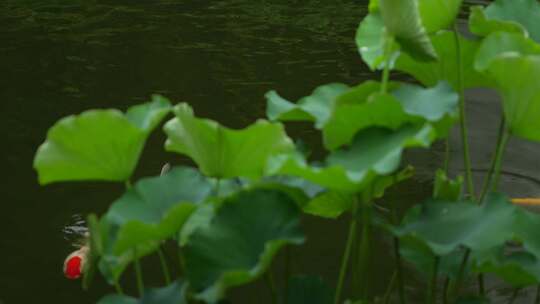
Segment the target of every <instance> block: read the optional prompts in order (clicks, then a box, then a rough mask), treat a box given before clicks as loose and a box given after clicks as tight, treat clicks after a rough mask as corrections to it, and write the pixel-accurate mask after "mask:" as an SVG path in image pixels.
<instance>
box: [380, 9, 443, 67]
mask: <svg viewBox="0 0 540 304" xmlns="http://www.w3.org/2000/svg"><path fill="white" fill-rule="evenodd" d="M379 9H380V12H381V16H382V20H383V23H384V26H385V28H386V30H387V32H388V34H390V35H392V36H393V37H394V38H395V39H396V40H397V41H398V42H399V44H400V45H401V47H402V49H403V50H404V51H406V52H407V53H408V54H409V55H411V56H413V57H414V58H417V59H419V60H426V61H429V60H434V59H436V58H437V53H436V51H435V49H434V48H433V45H432V44H431V41H430V39H429V36H428V34H427V32H426V28H425V27H424V25H423V24H422V20H421V17H420V12H419V7H418V0H409V1H403V0H379Z"/></svg>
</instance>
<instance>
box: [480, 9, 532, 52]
mask: <svg viewBox="0 0 540 304" xmlns="http://www.w3.org/2000/svg"><path fill="white" fill-rule="evenodd" d="M469 27H470V30H471V32H473V33H475V34H477V35H481V36H486V35H488V34H490V33H493V32H496V31H511V32H521V33H524V34H525V35H526V36H527V37H530V38H531V39H533V40H534V41H536V42H539V43H540V3H538V1H536V0H496V1H494V2H493V3H491V4H490V5H488V6H487V7H486V8H484V9H482V8H480V7H475V8H474V9H473V11H472V13H471V18H470V22H469Z"/></svg>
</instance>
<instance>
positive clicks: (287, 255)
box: [284, 245, 291, 295]
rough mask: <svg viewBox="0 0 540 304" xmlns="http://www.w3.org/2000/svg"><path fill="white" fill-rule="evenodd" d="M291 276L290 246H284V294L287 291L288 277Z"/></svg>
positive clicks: (286, 293)
mask: <svg viewBox="0 0 540 304" xmlns="http://www.w3.org/2000/svg"><path fill="white" fill-rule="evenodd" d="M290 277H291V246H290V245H286V247H285V282H284V283H285V289H284V290H285V295H288V293H289V279H290Z"/></svg>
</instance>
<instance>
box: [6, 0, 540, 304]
mask: <svg viewBox="0 0 540 304" xmlns="http://www.w3.org/2000/svg"><path fill="white" fill-rule="evenodd" d="M366 2H367V1H358V0H332V1H329V0H272V1H271V0H226V1H217V0H215V1H210V0H208V1H203V0H174V1H173V0H168V1H157V0H152V1H150V0H142V1H134V0H117V1H113V0H107V1H98V0H69V1H68V0H56V1H54V0H40V1H37V0H26V1H25V0H4V1H2V2H1V3H0V42H1V43H0V70H1V71H2V76H1V77H0V97H1V100H2V102H1V103H0V109H1V111H0V123H1V128H0V132H1V134H0V135H1V138H2V141H3V145H2V146H3V149H2V151H1V152H0V153H2V158H1V159H2V168H3V172H4V174H3V183H2V193H3V199H4V200H3V206H4V208H6V210H4V211H3V212H2V214H5V215H6V216H5V219H4V218H3V220H2V221H0V225H1V226H0V228H1V230H2V231H3V233H5V236H4V237H3V238H2V246H1V248H2V249H3V251H2V254H3V255H2V257H3V259H2V260H3V261H4V262H7V263H2V265H3V266H2V271H1V272H0V286H2V287H1V288H0V298H1V299H3V300H5V301H6V303H39V302H43V299H46V300H47V301H49V300H51V301H54V302H55V303H70V302H73V300H74V299H76V301H77V302H78V303H94V302H95V301H96V299H98V298H99V296H100V295H103V294H105V293H106V292H110V291H111V289H110V288H109V287H108V286H106V284H104V283H103V282H97V284H95V286H93V288H92V289H91V290H90V291H89V292H83V291H82V290H81V288H80V286H79V284H78V283H77V282H71V281H67V280H65V279H64V278H63V274H62V271H61V265H62V261H63V259H64V257H65V256H66V254H67V253H69V252H70V251H71V248H70V247H69V246H68V245H67V244H66V241H65V240H64V239H63V238H64V236H63V234H60V233H58V231H59V229H61V227H64V225H65V223H66V222H70V221H71V216H72V215H73V214H88V213H89V212H99V213H102V212H104V211H105V209H106V207H107V206H108V205H109V203H110V202H111V201H113V200H114V199H115V198H117V197H118V196H119V195H120V194H121V193H122V186H121V185H115V184H106V183H90V184H83V183H75V184H62V185H52V186H48V187H45V188H40V187H38V186H37V182H36V177H35V173H34V172H33V171H32V170H31V168H30V164H31V162H32V157H33V154H34V152H35V149H36V148H37V146H38V145H39V144H40V143H41V142H42V141H43V140H44V136H45V130H46V129H47V128H48V127H50V126H51V125H52V124H53V123H54V122H55V121H56V120H57V119H58V118H60V117H62V116H65V115H68V114H72V113H78V112H81V111H83V110H85V109H88V108H94V107H117V108H121V109H125V108H127V107H128V106H129V105H132V104H134V103H137V102H141V101H143V100H146V99H147V98H148V96H149V95H150V94H151V93H154V92H158V93H162V94H165V95H166V96H168V97H170V98H172V99H173V100H175V101H188V102H190V103H191V104H193V106H194V108H195V111H196V113H197V114H198V115H200V116H206V117H210V118H214V119H217V120H219V121H221V122H223V123H224V124H225V125H228V126H232V127H240V126H245V125H247V124H248V123H250V122H252V121H253V120H255V119H256V118H260V117H262V116H264V100H263V95H264V93H265V92H266V91H268V90H270V89H277V90H278V91H279V92H280V93H281V94H283V95H284V96H287V97H289V98H291V99H295V98H297V97H300V96H303V95H305V94H307V93H308V92H310V91H311V90H312V89H313V88H314V87H316V86H318V85H320V84H324V83H328V82H336V81H338V82H345V83H347V84H351V85H352V84H355V83H358V82H361V81H363V80H365V79H368V78H373V77H376V75H373V74H372V73H371V72H369V71H368V70H367V68H366V67H365V66H364V65H363V64H362V63H361V60H360V57H359V56H358V55H357V51H356V49H355V45H354V41H353V37H354V32H355V30H356V26H357V24H358V22H359V20H360V19H361V18H362V16H363V15H364V14H365V13H366V6H365V3H366ZM480 2H481V1H474V2H473V1H469V3H473V4H474V3H480ZM471 97H472V102H471V103H470V104H469V106H470V107H471V108H470V110H471V111H472V114H473V117H474V118H473V119H471V124H473V125H474V129H473V131H472V137H473V140H472V141H473V142H472V145H473V147H474V149H475V150H474V152H475V153H474V154H475V157H476V160H477V161H478V163H479V164H480V166H483V164H484V163H486V162H488V161H489V153H488V151H489V150H490V149H489V145H486V141H487V140H491V135H492V132H494V130H495V129H496V124H497V122H496V121H497V115H498V113H497V111H496V109H497V108H496V107H494V106H493V103H490V101H488V100H491V99H492V96H489V95H486V94H484V93H481V92H480V93H474V94H473V95H471ZM290 131H291V134H293V135H294V136H302V137H303V138H307V140H308V142H312V141H313V140H311V139H313V138H314V137H316V134H315V133H314V132H313V131H311V130H310V129H309V128H303V127H293V128H291V129H290ZM310 140H311V141H310ZM453 142H455V145H453V147H455V148H453V150H454V151H455V157H454V158H453V168H454V169H455V171H456V172H458V171H460V170H461V169H460V168H461V165H460V164H461V161H460V159H459V151H458V150H459V144H458V142H457V140H453ZM162 144H163V135H162V134H160V133H159V132H158V134H156V135H155V136H153V137H152V138H151V139H150V142H149V145H148V148H147V149H146V151H145V153H144V156H143V161H142V164H141V166H140V167H139V168H138V172H137V175H138V176H142V175H150V174H151V175H153V174H155V173H156V172H155V171H156V169H155V168H159V167H161V165H162V164H163V163H164V162H171V163H173V164H178V163H179V162H180V160H179V159H178V158H177V157H176V156H174V155H170V154H166V153H164V152H162V149H161V146H162ZM441 151H442V150H441V149H435V150H434V151H432V152H430V153H420V154H418V153H416V152H415V153H411V154H409V159H411V161H413V163H415V164H418V165H419V166H420V168H419V169H420V170H419V171H420V172H431V170H432V169H433V168H435V167H437V166H438V165H439V164H440V157H439V154H440V152H441ZM523 151H525V155H538V151H539V150H538V147H537V146H534V145H530V144H528V143H522V142H517V141H516V142H515V143H514V145H513V146H512V147H511V149H510V151H509V153H508V158H507V162H508V163H509V164H511V165H512V166H511V170H512V171H513V172H517V173H519V174H521V175H523V176H527V177H529V178H531V177H532V178H535V179H539V178H540V177H539V175H540V173H539V172H540V161H538V159H527V158H526V157H523V153H520V152H523ZM535 153H536V154H535ZM481 168H483V167H479V169H481ZM479 176H480V175H479ZM505 178H506V179H507V184H506V186H507V188H509V191H512V190H514V191H515V192H517V193H523V194H527V195H540V193H539V191H538V187H537V185H536V186H531V185H530V184H529V182H527V181H526V179H522V178H517V179H516V180H513V181H510V180H508V179H509V178H511V177H510V176H506V177H505ZM518 189H519V191H518ZM430 192H431V184H430V182H429V181H428V180H427V179H426V180H424V179H418V180H415V181H413V182H411V183H410V184H407V185H405V186H403V187H401V189H400V190H399V192H396V193H393V194H392V195H391V196H390V197H389V200H399V201H400V202H403V204H404V205H406V204H407V203H411V202H417V201H419V200H421V199H423V198H424V197H426V196H427V195H429V193H430ZM75 221H77V219H75ZM73 227H78V226H77V225H75V226H72V227H71V228H70V229H68V230H69V231H68V232H69V233H73V234H70V235H74V236H75V235H77V234H78V233H80V232H81V231H79V230H78V228H73ZM305 227H306V230H307V231H308V235H309V236H310V239H309V240H308V243H307V244H306V246H305V247H304V248H303V249H301V250H297V251H295V256H297V257H298V258H297V260H296V261H295V270H296V271H297V272H304V273H308V274H314V273H321V274H323V275H324V276H325V278H326V279H327V281H328V282H334V281H335V277H336V274H337V269H338V263H339V259H340V257H341V250H342V246H343V243H344V231H345V230H346V229H345V223H343V222H338V223H334V222H327V221H324V220H315V219H313V218H307V219H306V221H305ZM379 239H381V241H380V242H378V244H377V245H376V247H378V248H379V249H380V254H378V255H377V256H376V258H374V259H373V261H372V269H371V274H370V277H371V279H370V281H371V283H372V285H373V286H372V287H373V289H374V290H376V291H377V292H382V291H383V290H384V289H385V287H386V286H385V282H388V280H389V276H390V275H391V267H392V264H393V262H392V258H391V256H390V254H389V253H388V252H389V250H388V247H387V246H388V245H387V240H384V239H382V237H381V238H379ZM70 241H71V238H70ZM147 262H148V263H149V264H152V262H153V260H152V258H149V260H148V261H147ZM279 263H280V261H277V264H278V265H277V266H279ZM276 272H277V271H276ZM130 275H131V274H130V273H128V274H126V277H129V276H130ZM145 277H146V278H147V282H148V283H149V284H151V283H152V282H158V283H160V282H161V281H160V278H159V276H156V275H154V272H153V267H152V265H150V267H149V268H148V269H145ZM154 277H158V279H156V280H153V278H154ZM128 280H129V279H128ZM128 280H126V282H124V283H126V285H127V281H128ZM131 281H133V280H131ZM416 281H417V280H411V281H410V282H409V285H410V286H409V287H410V289H412V288H413V287H414V288H416V287H417V286H416V285H415V284H417V282H416ZM260 285H262V284H261V283H260V282H259V283H256V284H255V287H261V286H260ZM497 286H500V284H499V285H497ZM132 287H133V286H127V287H126V288H127V289H128V290H130V288H132ZM27 290H31V291H32V292H23V291H27ZM263 290H264V289H263ZM244 292H245V293H244ZM493 293H494V294H495V293H502V294H503V298H504V297H506V296H507V294H508V293H507V292H506V293H505V290H502V291H501V289H500V288H497V289H494V291H493ZM239 294H242V295H241V296H239ZM234 298H235V299H241V300H238V301H237V302H235V303H255V302H257V303H264V300H262V299H261V296H260V292H253V290H252V288H242V289H240V290H238V291H237V292H235V293H234Z"/></svg>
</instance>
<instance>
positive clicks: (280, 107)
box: [265, 83, 349, 127]
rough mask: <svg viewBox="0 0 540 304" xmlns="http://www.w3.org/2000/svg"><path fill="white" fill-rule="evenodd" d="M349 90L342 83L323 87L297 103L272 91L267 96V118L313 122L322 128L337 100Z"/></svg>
mask: <svg viewBox="0 0 540 304" xmlns="http://www.w3.org/2000/svg"><path fill="white" fill-rule="evenodd" d="M348 89H349V87H348V86H346V85H344V84H341V83H331V84H327V85H323V86H320V87H318V88H316V89H315V91H313V93H312V94H311V95H310V96H306V97H303V98H301V99H300V100H299V101H298V102H297V103H292V102H290V101H288V100H285V99H284V98H282V97H281V96H279V95H278V93H277V92H276V91H270V92H268V93H266V95H265V96H266V100H267V107H266V116H268V119H270V120H281V121H313V122H315V124H316V126H318V127H320V126H322V125H323V124H324V123H325V122H326V120H328V117H329V116H330V113H331V112H332V108H333V107H334V104H335V102H336V100H337V98H338V97H339V96H340V95H341V94H343V93H344V92H346V91H347V90H348Z"/></svg>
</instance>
